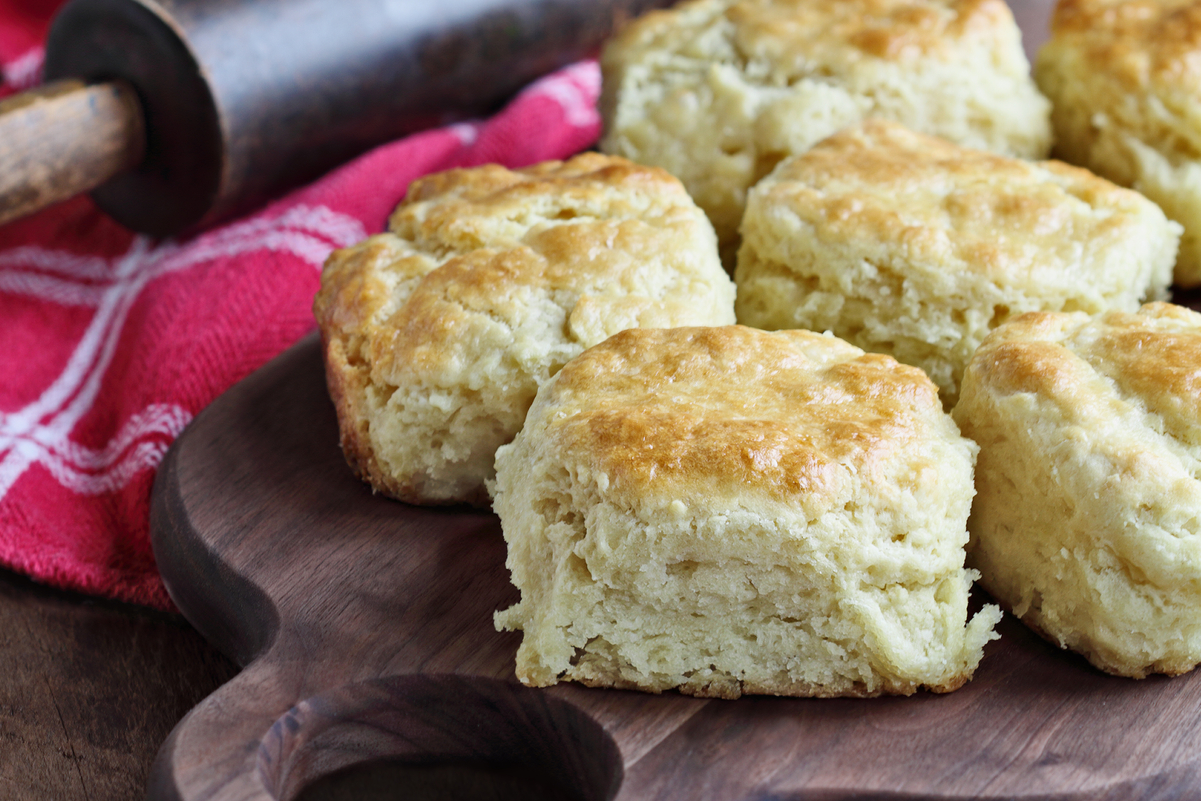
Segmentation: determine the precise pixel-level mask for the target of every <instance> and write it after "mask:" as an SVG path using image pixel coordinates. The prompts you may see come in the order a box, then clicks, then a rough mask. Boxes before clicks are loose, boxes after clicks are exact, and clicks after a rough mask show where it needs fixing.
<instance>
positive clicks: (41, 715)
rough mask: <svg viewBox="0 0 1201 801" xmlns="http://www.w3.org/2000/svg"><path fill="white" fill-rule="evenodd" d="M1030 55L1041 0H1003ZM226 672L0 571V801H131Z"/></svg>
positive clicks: (149, 624)
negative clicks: (177, 728)
mask: <svg viewBox="0 0 1201 801" xmlns="http://www.w3.org/2000/svg"><path fill="white" fill-rule="evenodd" d="M1009 2H1010V5H1011V7H1012V8H1013V10H1014V14H1015V16H1016V17H1017V20H1018V22H1019V24H1020V25H1021V26H1022V28H1023V30H1024V31H1026V38H1025V45H1026V50H1027V53H1028V54H1031V55H1032V54H1033V53H1034V51H1035V49H1036V48H1037V46H1038V45H1039V44H1040V43H1041V41H1042V40H1043V38H1044V37H1045V28H1046V18H1047V14H1048V10H1049V8H1050V7H1051V0H1009ZM236 673H237V667H236V666H235V665H234V664H233V663H232V662H231V661H229V660H228V659H226V658H225V657H224V656H222V655H221V654H220V653H218V652H217V651H216V650H215V649H213V648H212V647H211V646H210V645H209V644H208V643H206V642H205V641H204V640H203V639H202V638H201V637H200V635H199V634H197V633H196V631H195V630H194V629H193V628H192V627H191V626H190V625H189V624H188V623H187V621H186V620H184V619H183V618H182V617H181V616H179V615H175V614H167V613H161V612H155V611H151V610H147V609H143V608H140V607H134V606H128V605H125V604H118V603H112V602H108V601H100V600H95V599H90V598H86V597H83V596H80V595H75V594H72V593H65V592H58V591H55V590H51V589H48V588H45V587H42V586H39V585H37V584H34V583H33V582H31V581H29V580H28V579H26V578H24V577H22V576H19V575H17V574H15V573H12V572H9V571H4V570H0V796H3V797H5V798H22V799H53V800H54V801H75V799H81V800H84V799H86V801H107V800H108V799H134V798H141V797H143V795H144V793H145V786H146V779H147V775H148V772H149V769H150V764H151V762H152V761H153V760H154V756H155V754H156V752H157V751H158V748H159V745H160V744H161V743H162V742H163V740H164V739H166V737H167V735H168V734H169V733H170V731H171V729H172V727H174V725H175V723H176V722H177V721H178V720H179V719H180V718H182V717H183V715H184V714H185V713H186V712H187V711H188V710H189V709H191V708H192V707H193V706H195V705H196V704H197V703H199V702H200V701H201V700H202V699H203V698H205V697H206V696H207V695H209V694H210V693H212V692H213V691H214V690H215V689H217V688H218V687H219V686H220V685H221V684H223V683H224V682H226V681H228V680H229V679H230V678H232V677H233V676H234V675H235V674H236Z"/></svg>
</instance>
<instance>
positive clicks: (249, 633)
mask: <svg viewBox="0 0 1201 801" xmlns="http://www.w3.org/2000/svg"><path fill="white" fill-rule="evenodd" d="M337 440H338V437H337V427H336V422H335V417H334V411H333V407H332V406H331V404H330V401H329V399H328V397H327V395H326V391H325V386H324V376H323V372H322V366H321V359H320V354H319V345H318V343H317V340H316V339H315V337H309V338H307V339H305V340H303V341H302V342H300V343H299V344H298V345H296V346H295V347H294V348H292V349H291V350H290V351H288V352H287V353H285V354H283V355H282V356H280V357H279V358H277V359H276V360H275V361H273V362H271V363H270V364H268V365H267V366H266V367H264V368H263V369H262V370H260V371H259V372H257V373H255V374H254V375H252V376H250V377H249V378H248V379H246V380H245V381H243V382H242V383H240V384H238V385H237V386H236V387H234V388H233V389H231V390H230V391H229V392H228V393H226V394H225V395H223V396H222V397H221V398H220V399H218V400H217V401H216V402H215V403H214V404H213V405H212V406H210V407H209V408H208V409H206V410H205V411H204V412H202V413H201V414H200V415H199V416H198V417H197V418H196V419H195V421H194V422H193V423H192V425H191V426H190V427H189V428H188V429H187V430H186V431H185V432H184V434H183V435H182V436H181V437H180V438H179V440H178V441H177V442H176V444H175V445H174V447H173V448H172V449H171V451H170V453H169V454H168V456H167V458H166V460H165V461H164V463H163V465H162V467H161V469H160V472H159V477H158V481H157V483H156V485H155V494H154V504H153V510H152V536H153V539H154V547H155V555H156V557H157V559H158V563H159V567H160V568H161V570H162V573H163V576H164V580H165V581H166V584H167V588H168V589H169V590H170V592H171V596H172V597H173V598H174V599H175V601H176V603H177V604H178V605H179V607H180V609H181V610H182V611H183V613H184V614H185V615H186V616H187V617H188V619H189V620H191V621H192V622H193V623H194V624H195V626H196V627H197V628H198V629H199V630H200V631H201V633H202V634H204V635H205V636H206V637H207V638H208V639H209V640H210V641H211V642H212V643H213V644H214V645H216V646H217V647H219V648H221V649H222V650H223V651H225V652H226V653H228V654H229V655H230V656H231V657H232V658H234V659H235V660H237V661H238V662H239V663H240V664H243V665H245V669H244V670H243V672H242V673H241V674H240V675H238V676H237V677H236V678H235V679H234V680H233V681H231V682H230V683H229V684H227V685H225V686H224V687H222V688H221V689H220V690H218V691H217V692H216V693H214V694H213V695H212V696H210V697H209V698H208V699H206V700H205V701H204V702H203V703H202V704H200V705H199V706H198V707H196V708H195V709H194V710H193V711H192V712H191V713H190V714H189V715H188V716H187V717H186V718H185V719H184V720H183V721H182V722H181V723H180V724H179V726H178V727H177V728H176V729H175V731H174V732H173V733H172V735H171V737H170V739H169V740H168V741H167V742H166V743H165V744H164V745H163V748H162V750H161V752H160V754H159V757H158V760H157V762H156V763H155V766H154V769H153V772H152V779H151V785H150V792H149V797H150V798H151V799H189V800H191V799H209V798H221V799H244V800H249V799H256V800H260V799H277V798H278V799H294V798H301V799H306V800H307V801H313V799H316V798H358V799H363V798H385V797H388V798H391V797H411V796H410V795H408V794H407V791H409V790H420V791H421V793H419V795H418V797H466V796H468V795H474V796H476V797H480V796H482V797H489V798H495V797H513V798H527V799H528V798H561V797H566V798H585V799H593V798H595V799H601V798H612V797H617V798H620V799H651V798H683V799H769V798H770V799H781V798H805V799H823V801H832V800H833V799H849V798H887V799H906V798H928V797H935V798H945V799H960V798H989V799H998V798H1019V797H1020V798H1056V799H1077V798H1079V799H1115V800H1116V799H1122V801H1131V800H1133V799H1169V798H1170V799H1176V798H1197V797H1201V770H1199V764H1201V675H1198V674H1191V675H1187V676H1183V677H1179V678H1175V679H1165V678H1151V679H1147V680H1144V681H1131V680H1127V679H1118V678H1112V677H1109V676H1105V675H1102V674H1100V673H1098V672H1096V671H1095V670H1093V669H1092V668H1090V667H1089V666H1088V665H1087V664H1086V663H1085V662H1084V661H1083V660H1081V659H1079V658H1077V657H1075V656H1073V655H1071V654H1067V653H1064V652H1060V651H1057V650H1055V649H1053V648H1052V647H1050V646H1048V645H1047V644H1045V643H1043V642H1042V641H1041V640H1038V639H1036V638H1035V637H1033V636H1032V635H1030V634H1029V633H1028V632H1027V631H1026V630H1025V629H1024V628H1023V627H1022V626H1021V625H1020V624H1017V623H1015V622H1014V621H1012V620H1009V619H1007V620H1006V621H1005V622H1003V623H1002V624H1001V626H1000V629H999V631H1000V633H1001V635H1002V636H1001V640H999V641H997V642H994V643H992V644H990V645H989V646H988V647H987V649H986V652H985V659H984V662H983V663H982V665H981V667H980V669H979V670H978V671H977V673H976V678H975V679H974V680H973V681H971V682H970V683H969V684H967V685H966V686H965V687H964V688H963V689H961V690H959V691H957V692H954V693H951V694H948V695H931V694H918V695H915V696H912V697H909V698H882V699H864V700H842V699H839V700H821V699H787V698H756V697H745V698H742V699H740V700H738V701H720V700H699V699H694V698H688V697H684V696H680V695H677V694H674V693H667V694H664V695H661V696H654V695H646V694H641V693H634V692H621V691H611V690H594V689H587V688H583V687H578V686H575V685H559V686H557V687H554V688H551V689H547V690H534V689H528V688H524V687H521V686H520V685H517V684H515V683H514V681H513V659H514V653H515V651H516V648H517V644H518V642H519V637H520V635H517V634H510V633H506V634H500V633H497V632H496V631H495V630H494V629H493V625H492V613H493V611H494V610H497V609H502V608H505V607H507V606H508V605H509V604H510V603H512V602H513V601H515V600H516V598H517V592H516V590H515V589H514V588H513V587H512V586H511V585H510V584H509V580H508V573H507V571H506V570H505V567H504V559H505V547H504V542H503V540H502V538H501V534H500V529H499V525H498V522H497V520H496V519H495V518H494V517H493V516H492V515H490V514H485V513H481V512H474V511H463V510H442V511H439V510H430V509H422V508H417V507H411V506H406V505H404V504H400V503H397V502H394V501H390V500H387V499H385V498H383V497H380V496H373V495H372V494H371V491H370V490H369V489H368V488H367V487H366V486H364V485H363V484H361V483H360V482H359V481H358V480H357V479H356V478H354V476H353V475H352V474H351V473H350V470H349V469H348V468H347V467H346V464H345V462H344V461H343V459H342V454H341V452H340V451H339V449H338V445H337ZM398 792H399V793H400V795H399V796H396V795H393V794H394V793H398Z"/></svg>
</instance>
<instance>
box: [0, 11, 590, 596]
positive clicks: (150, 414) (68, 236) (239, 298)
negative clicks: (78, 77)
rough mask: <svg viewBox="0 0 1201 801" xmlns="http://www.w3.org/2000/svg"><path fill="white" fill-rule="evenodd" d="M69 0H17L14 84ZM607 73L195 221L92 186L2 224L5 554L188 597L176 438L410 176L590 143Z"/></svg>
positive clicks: (4, 23) (1, 49)
mask: <svg viewBox="0 0 1201 801" xmlns="http://www.w3.org/2000/svg"><path fill="white" fill-rule="evenodd" d="M57 5H58V3H57V2H45V0H15V1H14V0H9V2H8V3H4V2H3V0H0V77H2V78H3V80H2V81H0V96H4V95H7V94H11V93H13V92H15V91H19V90H22V89H26V88H29V87H30V86H33V85H34V84H36V83H37V81H38V74H39V71H40V66H41V58H42V49H41V46H40V42H41V40H42V37H43V36H44V35H45V30H46V25H47V22H48V20H49V18H50V16H51V14H52V13H53V11H54V10H55V8H56V6H57ZM599 90H600V72H599V69H598V67H597V65H596V63H595V62H592V61H588V62H581V63H579V64H575V65H573V66H570V67H567V68H565V69H563V70H560V71H559V72H557V73H554V74H552V75H550V76H547V77H545V78H543V79H541V80H539V81H537V82H535V83H534V84H532V85H531V86H529V87H528V88H527V89H525V90H524V91H523V92H522V93H521V94H519V95H518V96H517V97H516V98H514V99H513V100H512V101H511V102H510V103H509V104H508V106H506V107H505V108H504V109H503V110H502V111H500V112H499V113H498V114H497V115H496V116H494V117H492V118H490V119H487V120H481V121H476V122H467V123H459V124H455V125H450V126H447V127H445V128H439V129H436V130H429V131H425V132H422V133H419V134H415V135H413V136H409V137H406V138H404V139H401V140H398V141H395V142H392V143H390V144H387V145H384V146H382V147H379V148H377V149H376V150H373V151H371V152H369V153H367V154H365V155H363V156H362V157H360V158H358V159H357V160H355V161H353V162H350V163H349V164H346V165H345V166H343V167H341V168H339V169H337V170H335V171H334V172H331V173H329V174H328V175H326V176H324V177H323V178H321V179H320V180H318V181H316V182H315V183H312V184H310V185H309V186H307V187H304V188H301V189H299V190H296V191H294V192H292V193H291V194H289V195H287V196H285V197H282V198H279V199H277V200H275V201H273V202H272V203H270V204H269V205H267V206H265V207H263V208H261V209H259V210H257V211H255V212H253V213H251V214H249V215H246V216H243V217H241V218H238V219H235V220H231V221H227V222H225V223H224V224H222V225H220V226H219V227H215V228H210V229H209V230H207V231H205V232H203V233H202V234H200V235H198V236H195V237H192V238H189V239H181V240H170V239H168V240H154V239H150V238H147V237H145V236H140V235H135V234H133V233H132V232H130V231H128V230H126V229H124V228H122V227H121V226H119V225H117V224H116V223H115V222H113V221H112V220H110V219H109V218H108V217H106V216H105V215H104V214H103V213H101V212H100V211H98V210H97V209H96V208H95V206H94V205H93V204H92V202H91V201H90V200H89V199H87V198H76V199H74V200H71V201H68V202H66V203H63V204H61V205H59V206H55V207H53V208H50V209H46V210H44V211H42V212H40V213H38V214H36V215H34V216H32V217H28V218H26V219H23V220H18V221H16V222H13V223H9V224H8V225H4V226H0V343H3V347H0V375H3V379H2V380H0V564H3V565H4V566H6V567H8V568H10V569H13V570H17V571H20V572H22V573H26V574H28V575H29V576H31V577H32V578H34V579H36V580H37V581H40V582H44V583H46V584H50V585H53V586H56V587H61V588H64V589H70V590H77V591H81V592H84V593H89V594H93V595H99V596H105V597H108V598H115V599H119V600H123V601H130V602H133V603H138V604H144V605H147V606H152V607H157V608H160V609H166V608H171V602H170V599H169V598H168V597H167V593H166V590H165V589H164V588H163V584H162V581H161V579H160V578H159V575H158V571H157V570H156V568H155V564H154V555H153V553H152V551H151V548H150V538H149V529H148V513H149V505H150V489H151V486H152V484H153V482H154V472H155V469H156V468H157V466H158V464H159V462H160V461H161V460H162V458H163V455H164V454H165V453H166V451H167V448H168V447H169V446H170V444H171V442H172V441H173V440H174V439H175V437H176V436H178V435H179V433H180V432H181V431H182V430H183V428H184V427H185V426H186V425H187V424H188V422H189V421H190V420H191V419H192V418H193V417H194V416H195V415H196V413H197V412H199V411H200V410H201V409H202V408H204V406H205V405H207V404H208V403H209V402H210V401H212V400H213V399H214V398H216V397H217V396H218V395H220V394H221V393H222V392H223V391H224V390H225V389H227V388H228V387H229V386H231V385H232V384H234V383H235V382H237V381H238V380H240V379H241V378H243V377H245V376H246V375H247V374H249V373H250V372H252V371H253V370H255V369H256V368H258V367H259V366H260V365H262V364H263V363H265V362H266V361H268V360H269V359H271V358H272V357H273V356H275V355H276V354H278V353H280V352H281V351H283V350H284V349H286V348H287V347H288V346H290V345H291V344H293V343H294V342H296V340H298V339H299V338H300V337H301V336H303V335H304V334H305V333H306V332H308V331H310V330H311V329H312V328H313V327H314V325H315V324H314V321H313V316H312V311H311V306H312V302H313V295H314V294H315V293H316V291H317V286H318V281H319V276H320V271H321V265H322V262H324V260H325V258H326V256H327V255H329V252H330V251H331V250H333V249H334V248H338V247H343V246H346V245H350V244H352V243H354V242H357V241H359V240H360V239H362V238H364V237H365V236H367V235H368V234H371V233H376V232H379V231H381V230H383V227H384V224H385V222H386V220H387V216H388V214H389V213H390V212H391V210H392V208H393V207H394V206H395V205H396V203H397V202H399V200H400V199H401V198H402V197H403V196H404V193H405V190H406V188H407V187H408V185H409V182H410V181H412V180H413V179H414V178H416V177H419V176H421V175H424V174H426V173H430V172H436V171H438V170H444V169H448V168H451V167H463V166H472V165H478V164H485V163H489V162H496V163H500V164H504V165H506V166H510V167H518V166H524V165H528V164H532V163H534V162H538V161H543V160H547V159H559V158H565V157H567V156H569V155H571V154H573V153H575V152H577V151H580V150H582V149H584V148H586V147H588V146H589V145H591V144H592V143H593V142H594V141H595V140H596V137H597V135H598V134H599V130H600V122H599V118H598V116H597V112H596V99H597V95H598V93H599Z"/></svg>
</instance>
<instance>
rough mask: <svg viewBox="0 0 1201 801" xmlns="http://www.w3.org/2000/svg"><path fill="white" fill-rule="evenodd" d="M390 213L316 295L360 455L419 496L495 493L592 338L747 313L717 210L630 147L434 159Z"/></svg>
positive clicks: (368, 470) (383, 485)
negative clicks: (514, 159)
mask: <svg viewBox="0 0 1201 801" xmlns="http://www.w3.org/2000/svg"><path fill="white" fill-rule="evenodd" d="M389 229H390V230H389V233H385V234H381V235H378V236H373V237H371V238H369V239H367V240H366V241H365V242H363V243H361V244H359V245H356V246H354V247H352V248H348V249H346V250H340V251H336V252H335V253H334V254H333V255H331V256H330V258H329V260H328V261H327V262H326V265H325V270H324V272H323V274H322V281H321V290H320V292H319V293H318V294H317V299H316V303H315V305H314V312H315V314H316V317H317V321H318V322H319V324H320V326H321V332H322V338H323V340H324V343H325V360H326V375H327V380H328V383H329V387H330V393H331V395H332V397H333V399H334V402H335V405H336V406H337V409H338V419H339V423H340V427H341V436H342V448H343V450H344V452H345V453H346V457H347V461H349V462H350V464H351V466H352V467H353V468H354V469H355V470H356V471H357V472H358V473H359V475H360V476H361V477H363V478H364V479H365V480H367V481H369V482H370V483H371V484H372V485H373V486H374V487H375V488H376V489H378V490H380V491H382V492H384V493H386V494H388V495H391V496H393V497H395V498H399V499H401V500H404V501H409V502H412V503H453V502H459V501H464V502H468V503H475V504H481V505H482V504H486V503H487V500H488V497H487V492H486V490H485V489H484V482H485V481H486V480H488V479H489V478H490V477H491V475H492V466H493V457H494V455H495V452H496V448H497V446H499V445H501V444H503V443H505V442H508V441H509V440H510V439H512V437H513V435H514V434H516V433H517V431H518V429H520V428H521V424H522V421H523V420H524V419H525V413H526V410H527V409H528V408H529V405H530V403H531V402H532V401H533V399H534V393H535V392H536V391H537V389H538V387H539V386H540V385H541V384H544V383H546V381H548V380H549V379H550V377H551V376H553V375H554V374H555V373H556V372H557V371H558V370H559V368H560V367H561V366H562V365H563V364H565V363H566V362H567V361H568V360H569V359H571V358H572V357H573V356H575V355H577V354H578V353H580V352H581V351H582V350H584V349H585V348H587V347H589V346H590V345H594V344H596V343H598V342H600V341H602V340H604V339H605V338H607V337H608V336H610V335H612V334H615V333H617V332H618V331H621V330H622V329H625V328H630V327H635V326H675V325H720V324H725V323H730V322H733V316H734V312H733V285H732V284H731V282H730V280H729V278H728V276H727V275H726V274H725V271H724V270H723V269H722V266H721V263H720V261H719V259H718V256H717V246H716V240H715V238H714V235H713V229H712V227H711V226H710V225H709V222H708V221H707V220H706V219H705V215H704V213H703V212H701V211H700V209H698V208H697V207H696V205H695V204H694V203H693V202H692V201H691V200H690V199H689V197H688V195H687V193H686V192H685V191H684V188H683V187H682V186H681V185H680V183H679V181H677V180H675V179H674V178H672V177H671V176H670V175H668V174H667V173H666V172H663V171H662V170H658V169H652V168H648V167H641V166H638V165H635V164H631V163H630V162H627V161H625V160H624V159H618V158H610V157H607V156H602V155H599V154H596V153H592V154H584V155H581V156H577V157H576V158H573V159H571V160H570V161H567V162H562V163H561V162H548V163H545V164H541V165H538V166H535V167H531V168H528V169H524V170H517V171H510V170H507V169H505V168H503V167H499V166H496V165H491V166H486V167H480V168H476V169H469V170H451V171H449V172H446V173H442V174H439V175H434V176H430V177H428V178H424V179H422V180H419V181H416V182H414V183H413V185H412V186H411V187H410V189H409V192H408V196H407V197H406V198H405V201H404V202H403V203H402V204H401V205H400V206H399V207H398V208H397V209H396V211H395V213H394V214H393V215H392V218H391V220H390V221H389Z"/></svg>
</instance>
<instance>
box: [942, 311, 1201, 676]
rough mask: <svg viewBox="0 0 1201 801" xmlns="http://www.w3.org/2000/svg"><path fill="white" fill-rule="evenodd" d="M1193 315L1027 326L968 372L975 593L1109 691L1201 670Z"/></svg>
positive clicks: (1198, 346)
mask: <svg viewBox="0 0 1201 801" xmlns="http://www.w3.org/2000/svg"><path fill="white" fill-rule="evenodd" d="M1198 365H1201V314H1197V313H1196V312H1193V311H1190V310H1188V309H1184V308H1182V307H1179V306H1174V305H1171V304H1168V303H1152V304H1148V305H1146V306H1144V307H1143V308H1142V309H1141V310H1140V311H1138V312H1137V313H1134V314H1131V313H1127V312H1116V311H1114V312H1108V313H1107V314H1104V315H1101V316H1089V315H1087V314H1083V313H1080V312H1075V313H1062V312H1060V313H1049V312H1045V313H1031V314H1027V315H1024V316H1022V317H1019V318H1017V319H1015V320H1013V321H1011V322H1009V323H1007V324H1006V325H1003V326H1001V327H1000V328H998V329H997V330H996V331H994V332H993V333H992V334H991V335H990V336H989V337H988V339H986V340H985V341H984V344H983V345H981V347H980V349H979V350H978V351H977V352H976V355H975V356H974V357H973V358H972V361H971V364H970V365H969V367H968V370H967V373H966V374H965V375H964V379H963V392H962V395H961V397H960V400H959V404H958V405H957V406H956V407H955V409H954V412H953V415H954V417H955V420H956V421H957V422H958V423H959V426H960V428H961V429H962V430H963V432H964V434H965V435H966V436H969V437H971V438H972V439H974V440H975V441H976V442H977V443H979V445H980V457H979V461H978V462H977V468H976V489H977V493H978V494H977V495H976V499H975V503H974V505H973V507H972V516H971V520H970V522H969V524H968V527H969V529H970V531H971V545H970V546H969V556H968V562H969V564H971V565H973V566H975V567H976V568H978V569H979V570H980V573H981V576H982V578H981V584H982V585H983V586H984V587H985V588H986V589H987V590H988V591H989V592H990V593H991V594H992V595H993V597H994V598H996V599H997V600H998V601H1000V602H1001V603H1002V604H1004V605H1005V606H1007V607H1008V608H1009V609H1010V610H1011V611H1012V612H1013V614H1014V615H1016V616H1018V617H1020V618H1021V619H1022V620H1023V621H1024V622H1025V623H1026V624H1027V625H1029V626H1030V627H1031V628H1033V629H1035V630H1036V631H1038V632H1039V633H1041V634H1042V635H1043V636H1044V637H1045V638H1046V639H1048V640H1049V641H1051V642H1052V643H1055V644H1056V645H1058V646H1060V647H1061V648H1069V649H1071V650H1073V651H1077V652H1079V653H1080V654H1082V655H1084V657H1085V658H1087V659H1088V660H1089V662H1091V663H1092V664H1093V665H1094V666H1096V667H1097V668H1099V669H1101V670H1104V671H1106V672H1109V673H1113V674H1116V675H1120V676H1130V677H1134V678H1142V677H1144V676H1147V675H1149V674H1151V673H1166V674H1169V675H1174V674H1179V673H1183V672H1186V671H1189V670H1191V669H1192V668H1193V667H1194V666H1195V665H1196V664H1197V663H1198V662H1201V481H1199V480H1198V479H1199V477H1201V383H1199V382H1198V373H1197V367H1198Z"/></svg>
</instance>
